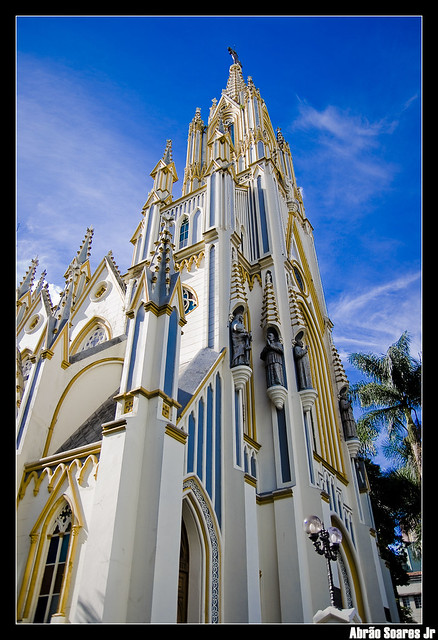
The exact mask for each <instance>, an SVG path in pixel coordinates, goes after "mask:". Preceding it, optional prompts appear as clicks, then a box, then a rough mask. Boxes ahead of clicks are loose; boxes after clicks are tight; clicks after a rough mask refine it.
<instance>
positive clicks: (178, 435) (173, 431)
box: [165, 424, 189, 444]
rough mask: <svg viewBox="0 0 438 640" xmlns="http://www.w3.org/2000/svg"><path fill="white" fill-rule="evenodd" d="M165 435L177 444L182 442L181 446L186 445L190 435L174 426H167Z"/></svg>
mask: <svg viewBox="0 0 438 640" xmlns="http://www.w3.org/2000/svg"><path fill="white" fill-rule="evenodd" d="M165 433H166V434H167V435H168V436H170V437H171V438H173V439H174V440H177V442H181V444H185V443H186V441H187V438H188V435H189V434H188V433H186V432H185V431H183V430H182V429H180V428H179V427H175V425H173V424H167V425H166V428H165Z"/></svg>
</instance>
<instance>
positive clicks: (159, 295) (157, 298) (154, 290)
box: [149, 213, 179, 306]
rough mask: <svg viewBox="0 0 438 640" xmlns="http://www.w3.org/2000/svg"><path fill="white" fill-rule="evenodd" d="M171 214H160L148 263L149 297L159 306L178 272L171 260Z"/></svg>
mask: <svg viewBox="0 0 438 640" xmlns="http://www.w3.org/2000/svg"><path fill="white" fill-rule="evenodd" d="M173 223H174V220H173V216H172V215H170V214H167V213H163V214H162V216H161V229H160V234H159V236H158V240H157V242H155V251H154V252H153V255H152V258H151V261H150V263H149V271H150V272H151V276H150V297H151V299H152V300H153V301H154V302H155V303H156V304H157V305H158V306H161V305H162V304H164V303H165V302H166V299H167V298H168V297H169V296H170V294H171V289H172V288H173V285H174V283H175V280H176V278H177V277H178V276H179V273H178V272H177V271H175V264H174V260H173V249H174V245H173V243H172V234H171V231H170V227H171V226H172V225H173Z"/></svg>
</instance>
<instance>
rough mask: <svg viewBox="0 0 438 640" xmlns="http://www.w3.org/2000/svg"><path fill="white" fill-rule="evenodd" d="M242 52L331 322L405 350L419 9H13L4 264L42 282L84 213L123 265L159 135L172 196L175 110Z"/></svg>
mask: <svg viewBox="0 0 438 640" xmlns="http://www.w3.org/2000/svg"><path fill="white" fill-rule="evenodd" d="M229 46H230V47H232V48H233V49H235V50H236V51H237V53H238V56H239V59H240V61H241V63H242V70H243V76H244V78H245V80H247V78H248V76H251V77H252V79H253V81H254V84H255V86H256V87H257V88H258V89H259V90H260V93H261V96H262V98H263V99H264V100H265V103H266V105H267V108H268V112H269V115H270V118H271V122H272V125H273V127H274V130H276V129H277V127H279V128H281V130H282V133H283V136H284V137H285V139H286V140H287V141H288V142H289V144H290V147H291V151H292V157H293V162H294V169H295V174H296V178H297V183H298V186H300V187H301V188H302V192H303V198H304V205H305V209H306V215H307V217H308V219H309V220H310V222H311V224H312V226H313V229H314V237H315V246H316V251H317V255H318V261H319V267H320V271H321V277H322V282H323V286H324V290H325V295H326V303H327V308H328V314H329V317H330V319H331V321H332V322H333V323H334V327H333V339H334V342H335V344H336V346H337V348H338V351H339V352H340V355H341V358H342V361H343V364H344V367H345V369H346V372H347V375H348V377H349V379H350V381H351V382H356V381H357V380H358V379H360V378H361V375H360V374H358V372H357V371H355V370H354V369H352V367H351V365H349V362H348V354H349V353H352V352H358V351H360V352H372V353H376V354H382V353H385V352H386V350H387V348H388V347H389V346H390V345H391V344H392V343H393V342H395V341H396V340H397V339H398V338H399V337H400V335H401V334H402V333H403V331H405V330H407V331H408V332H409V334H410V336H411V340H412V345H411V347H412V355H413V356H414V357H418V356H419V354H420V352H421V349H422V338H421V295H422V289H421V283H422V279H421V275H422V272H421V266H422V236H421V234H422V19H421V17H419V16H320V17H318V16H245V15H243V16H161V17H160V16H58V17H56V16H17V18H16V82H17V85H16V87H17V91H16V149H17V153H16V155H17V160H16V176H17V182H16V184H17V188H16V192H17V197H16V243H17V245H16V264H17V279H18V281H20V280H21V279H22V278H23V276H24V274H25V272H26V271H27V269H28V267H29V265H30V262H31V260H32V258H34V257H35V256H38V259H39V267H38V271H37V279H38V278H39V276H40V274H41V272H42V271H43V270H44V269H46V270H47V277H46V280H47V282H48V283H49V285H50V291H51V292H52V293H53V294H54V298H55V292H56V290H59V288H63V286H64V277H63V276H64V273H65V271H66V268H67V266H68V265H69V263H70V261H71V260H72V259H73V257H74V256H75V255H76V252H77V250H78V249H79V246H80V244H81V242H82V240H83V238H84V236H85V232H86V230H87V227H89V226H91V225H92V226H93V228H94V238H93V245H92V253H91V267H92V270H93V269H95V268H96V267H97V266H98V264H99V263H100V261H101V260H102V258H103V256H104V255H106V253H107V252H108V251H109V250H112V251H113V254H114V258H115V262H116V263H117V265H118V266H119V269H120V271H121V273H125V272H126V270H127V268H128V267H129V266H130V264H131V258H132V248H133V247H132V244H131V243H130V238H131V237H132V234H133V232H134V230H135V228H136V227H137V225H138V223H139V221H140V219H141V209H142V206H143V204H144V203H145V202H146V199H147V195H148V193H149V191H150V190H151V188H152V185H153V181H152V178H151V177H150V172H151V171H152V169H153V167H154V166H155V164H156V163H157V161H158V160H159V159H160V158H161V157H162V155H163V152H164V148H165V145H166V140H167V139H171V140H172V146H173V159H174V162H175V165H176V169H177V173H178V176H179V181H178V182H177V183H176V184H175V185H174V192H173V193H174V197H175V198H177V197H179V196H180V195H181V188H182V177H183V174H184V167H185V159H186V144H187V134H188V126H189V123H190V121H191V120H192V118H193V116H194V114H195V109H196V108H197V107H200V108H201V117H203V119H204V121H206V120H207V118H208V112H209V108H210V106H211V101H212V99H213V98H217V99H219V98H220V96H221V92H222V90H223V89H224V88H225V87H226V83H227V79H228V70H229V67H230V65H231V64H232V59H231V57H230V55H229V53H228V50H227V49H228V47H229Z"/></svg>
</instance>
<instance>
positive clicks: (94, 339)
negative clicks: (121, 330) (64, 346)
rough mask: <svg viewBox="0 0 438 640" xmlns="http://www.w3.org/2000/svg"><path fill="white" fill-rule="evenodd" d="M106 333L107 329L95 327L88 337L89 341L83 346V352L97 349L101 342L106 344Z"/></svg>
mask: <svg viewBox="0 0 438 640" xmlns="http://www.w3.org/2000/svg"><path fill="white" fill-rule="evenodd" d="M106 339H107V338H106V331H105V329H104V328H103V327H102V326H100V325H98V326H96V327H94V329H93V330H92V331H91V333H90V334H89V335H88V337H87V339H86V340H85V342H84V343H83V345H82V348H81V351H86V350H87V349H92V348H93V347H96V346H97V345H98V344H100V343H101V342H105V340H106Z"/></svg>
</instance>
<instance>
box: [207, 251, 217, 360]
mask: <svg viewBox="0 0 438 640" xmlns="http://www.w3.org/2000/svg"><path fill="white" fill-rule="evenodd" d="M215 271H216V265H215V247H214V245H213V246H212V247H211V249H210V255H209V272H208V346H209V347H210V348H213V347H214V321H215V313H216V309H215V299H214V298H215Z"/></svg>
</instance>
